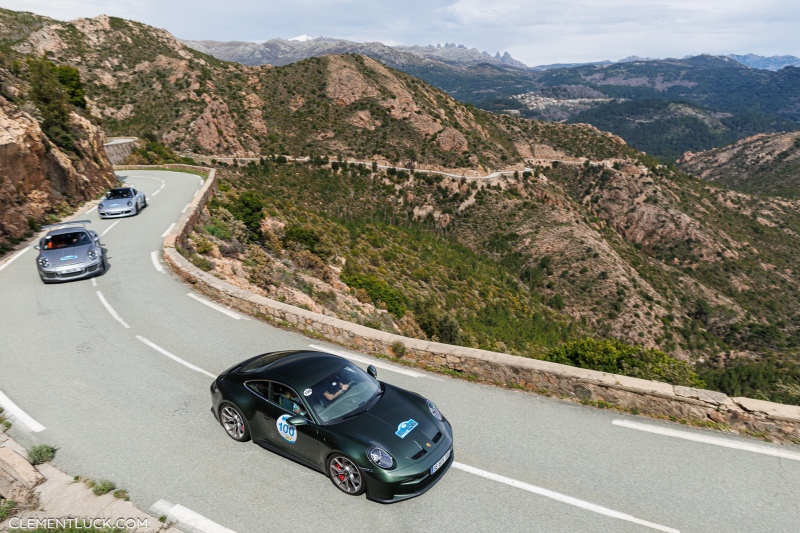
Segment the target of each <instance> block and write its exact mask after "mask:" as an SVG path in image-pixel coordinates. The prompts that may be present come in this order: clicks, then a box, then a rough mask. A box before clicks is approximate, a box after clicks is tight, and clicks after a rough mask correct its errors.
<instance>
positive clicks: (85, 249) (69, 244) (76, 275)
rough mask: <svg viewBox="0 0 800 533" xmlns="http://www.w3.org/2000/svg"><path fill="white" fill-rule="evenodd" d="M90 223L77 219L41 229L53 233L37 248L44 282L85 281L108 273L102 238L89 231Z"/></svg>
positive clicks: (37, 263) (37, 259) (40, 274)
mask: <svg viewBox="0 0 800 533" xmlns="http://www.w3.org/2000/svg"><path fill="white" fill-rule="evenodd" d="M90 222H91V221H90V220H75V221H73V222H62V223H60V224H51V225H49V226H44V227H43V228H42V229H50V231H48V232H47V235H45V236H44V238H42V239H41V240H40V241H39V244H37V245H36V246H34V248H36V249H37V250H39V256H38V257H37V258H36V266H37V267H38V268H39V277H40V278H42V281H43V282H44V283H52V282H56V281H68V280H72V279H83V278H88V277H91V276H94V275H99V274H102V273H103V272H105V270H106V261H105V256H104V255H103V249H102V248H101V247H100V237H99V236H98V235H97V233H96V232H94V231H92V230H88V229H86V224H88V223H90ZM77 224H83V226H78V225H77ZM51 228H52V229H51Z"/></svg>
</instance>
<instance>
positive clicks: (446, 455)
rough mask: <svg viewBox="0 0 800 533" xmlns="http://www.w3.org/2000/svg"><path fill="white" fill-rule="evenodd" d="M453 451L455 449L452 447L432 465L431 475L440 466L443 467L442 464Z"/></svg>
mask: <svg viewBox="0 0 800 533" xmlns="http://www.w3.org/2000/svg"><path fill="white" fill-rule="evenodd" d="M452 451H453V449H452V448H451V449H449V450H447V453H446V454H444V457H442V458H441V459H439V460H438V461H436V464H435V465H433V466H432V467H431V475H433V473H434V472H436V471H437V470H439V468H441V466H442V465H443V464H445V463H446V462H447V460H448V459H449V458H450V452H452Z"/></svg>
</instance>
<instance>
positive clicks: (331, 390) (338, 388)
mask: <svg viewBox="0 0 800 533" xmlns="http://www.w3.org/2000/svg"><path fill="white" fill-rule="evenodd" d="M348 387H349V385H348V384H347V383H342V381H341V380H340V379H337V380H336V381H333V382H331V383H328V384H327V385H326V387H325V391H324V392H323V393H322V395H323V396H324V397H325V399H326V400H328V403H330V402H332V401H333V400H335V399H336V398H338V397H339V396H341V395H342V393H344V391H346V390H347V389H348Z"/></svg>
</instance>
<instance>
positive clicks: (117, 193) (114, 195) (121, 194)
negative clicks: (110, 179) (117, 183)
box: [106, 189, 133, 200]
mask: <svg viewBox="0 0 800 533" xmlns="http://www.w3.org/2000/svg"><path fill="white" fill-rule="evenodd" d="M132 196H133V192H132V191H131V190H130V189H111V190H110V191H108V194H106V198H108V199H109V200H120V199H122V198H131V197H132Z"/></svg>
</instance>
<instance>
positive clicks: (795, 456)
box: [611, 420, 800, 461]
mask: <svg viewBox="0 0 800 533" xmlns="http://www.w3.org/2000/svg"><path fill="white" fill-rule="evenodd" d="M611 423H612V424H614V425H615V426H620V427H624V428H628V429H636V430H639V431H646V432H647V433H655V434H657V435H664V436H666V437H675V438H677V439H683V440H690V441H694V442H700V443H703V444H713V445H714V446H722V447H724V448H732V449H734V450H741V451H745V452H752V453H760V454H763V455H771V456H773V457H780V458H781V459H791V460H793V461H800V453H798V452H793V451H789V450H782V449H780V448H773V447H770V446H762V445H760V444H755V443H750V442H739V441H735V440H731V439H725V438H722V437H714V436H712V435H703V434H700V433H690V432H689V431H681V430H678V429H670V428H665V427H660V426H651V425H649V424H642V423H641V422H633V421H631V420H614V421H612V422H611Z"/></svg>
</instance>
